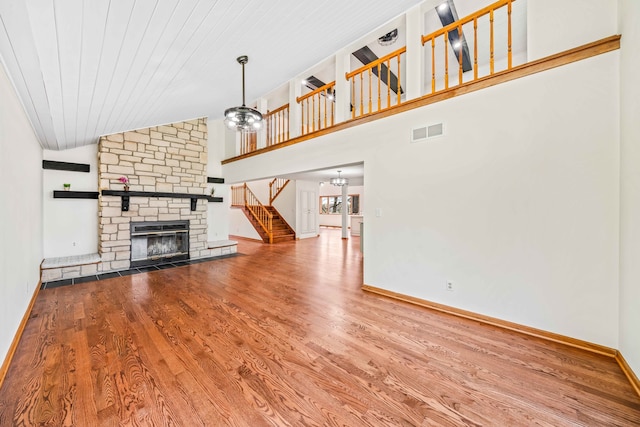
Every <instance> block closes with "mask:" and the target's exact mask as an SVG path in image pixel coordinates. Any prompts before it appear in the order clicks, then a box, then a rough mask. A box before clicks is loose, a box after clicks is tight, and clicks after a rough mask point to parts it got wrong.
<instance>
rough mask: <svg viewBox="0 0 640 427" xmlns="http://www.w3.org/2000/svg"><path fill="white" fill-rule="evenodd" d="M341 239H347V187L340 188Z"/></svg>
mask: <svg viewBox="0 0 640 427" xmlns="http://www.w3.org/2000/svg"><path fill="white" fill-rule="evenodd" d="M340 188H342V238H343V239H348V238H349V229H348V227H349V206H348V205H347V197H348V194H347V193H348V191H349V186H348V185H343V186H342V187H340Z"/></svg>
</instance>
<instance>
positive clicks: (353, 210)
mask: <svg viewBox="0 0 640 427" xmlns="http://www.w3.org/2000/svg"><path fill="white" fill-rule="evenodd" d="M347 207H348V209H349V210H348V214H349V215H357V214H359V213H360V195H359V194H352V195H350V196H347ZM320 213H321V214H324V215H334V214H335V215H339V214H341V213H342V196H320Z"/></svg>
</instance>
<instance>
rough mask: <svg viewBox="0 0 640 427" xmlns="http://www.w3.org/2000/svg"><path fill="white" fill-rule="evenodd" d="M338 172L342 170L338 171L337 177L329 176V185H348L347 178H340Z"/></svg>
mask: <svg viewBox="0 0 640 427" xmlns="http://www.w3.org/2000/svg"><path fill="white" fill-rule="evenodd" d="M340 172H342V171H338V177H337V178H331V179H330V180H329V182H331V185H337V186H338V187H342V186H343V185H348V184H349V180H348V179H347V178H342V177H341V176H340Z"/></svg>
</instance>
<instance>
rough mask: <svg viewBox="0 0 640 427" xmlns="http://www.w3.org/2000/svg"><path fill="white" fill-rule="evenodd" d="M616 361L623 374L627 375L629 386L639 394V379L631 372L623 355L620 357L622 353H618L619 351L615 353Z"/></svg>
mask: <svg viewBox="0 0 640 427" xmlns="http://www.w3.org/2000/svg"><path fill="white" fill-rule="evenodd" d="M616 362H618V365H620V369H622V372H624V374H625V375H626V376H627V379H628V380H629V382H630V383H631V386H632V387H633V388H634V389H635V391H636V393H638V396H640V380H639V379H638V377H637V376H636V374H635V373H634V372H633V370H632V369H631V366H629V364H628V363H627V361H626V360H625V359H624V357H622V353H620V352H619V351H618V352H617V353H616Z"/></svg>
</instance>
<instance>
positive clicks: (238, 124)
mask: <svg viewBox="0 0 640 427" xmlns="http://www.w3.org/2000/svg"><path fill="white" fill-rule="evenodd" d="M237 61H238V63H239V64H241V65H242V106H241V107H232V108H227V109H226V110H225V112H224V123H225V124H226V125H227V127H228V128H229V129H236V130H239V131H241V132H255V131H257V130H258V129H260V127H261V126H262V114H260V112H259V111H258V110H255V109H253V108H250V107H247V106H246V105H245V102H244V64H246V63H247V62H249V57H248V56H246V55H243V56H239V57H238V59H237Z"/></svg>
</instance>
